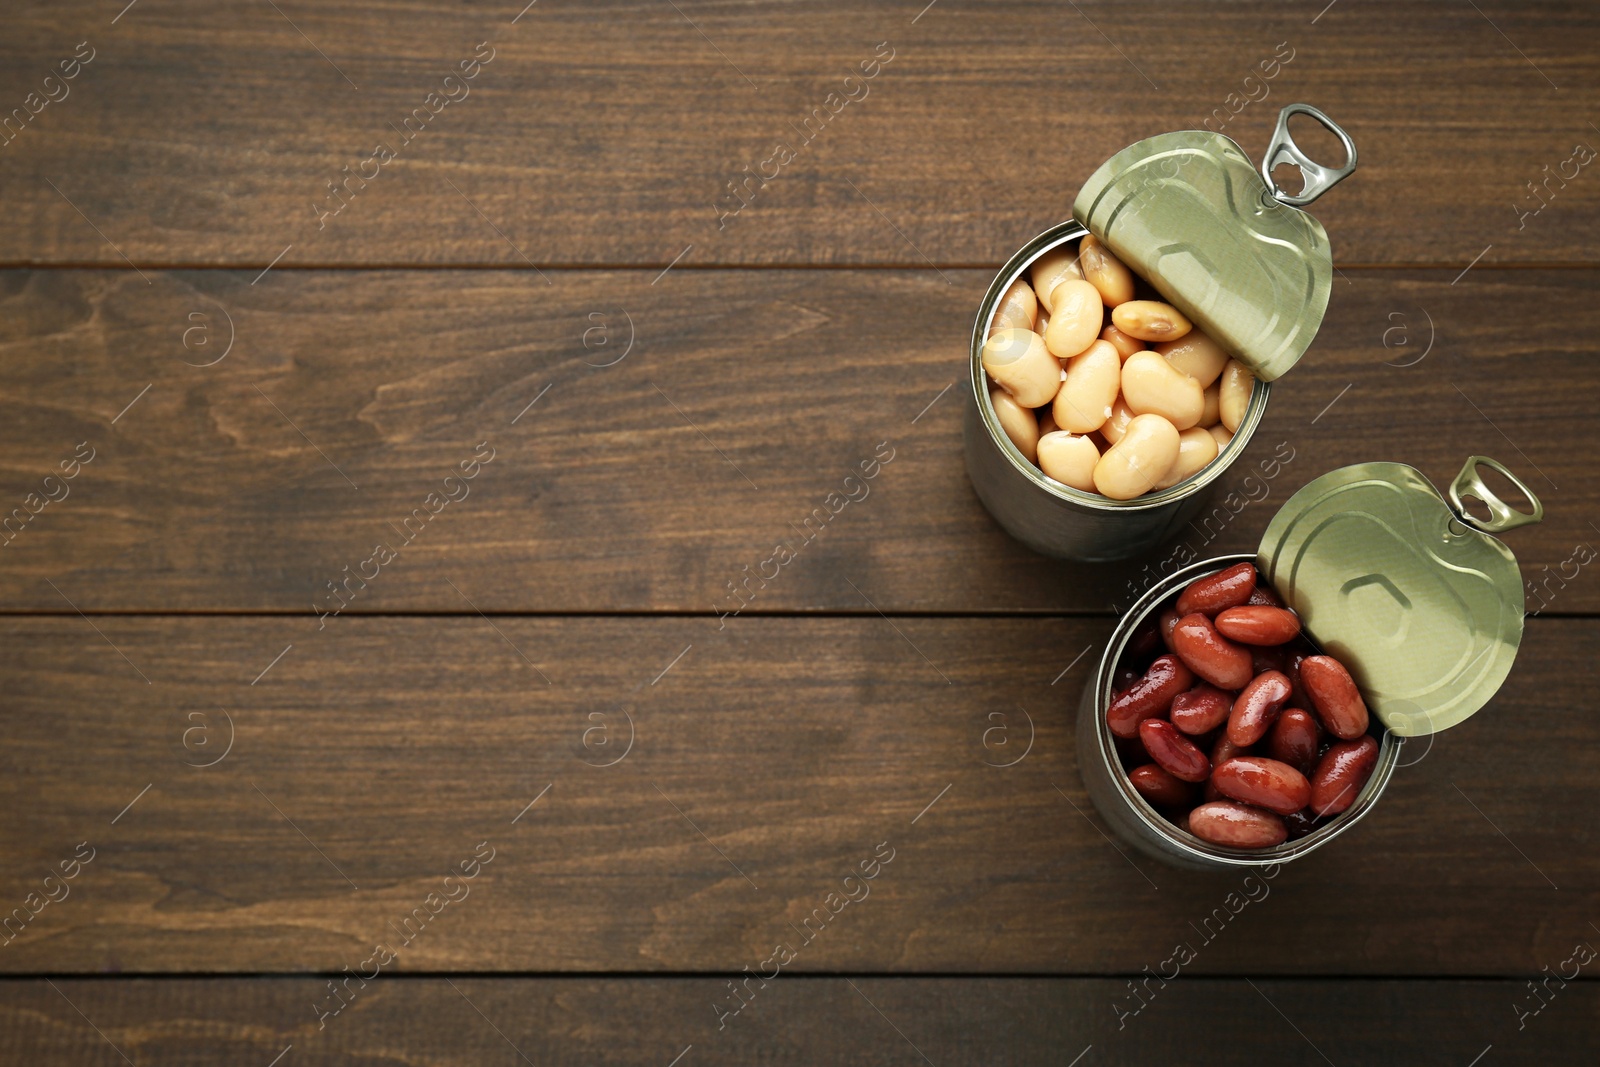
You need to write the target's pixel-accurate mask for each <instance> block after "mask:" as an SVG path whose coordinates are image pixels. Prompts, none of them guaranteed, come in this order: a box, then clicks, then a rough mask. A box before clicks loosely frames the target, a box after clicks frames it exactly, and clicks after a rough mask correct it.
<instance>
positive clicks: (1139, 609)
mask: <svg viewBox="0 0 1600 1067" xmlns="http://www.w3.org/2000/svg"><path fill="white" fill-rule="evenodd" d="M1254 560H1255V557H1253V556H1248V555H1232V556H1219V557H1217V558H1216V559H1211V560H1206V561H1203V562H1200V563H1196V564H1194V565H1192V566H1189V567H1185V568H1184V569H1183V570H1181V571H1178V572H1177V573H1175V574H1172V575H1170V576H1169V577H1168V578H1167V579H1166V580H1165V581H1163V582H1161V583H1160V584H1158V585H1157V586H1156V587H1155V588H1153V589H1151V590H1150V591H1149V592H1148V593H1146V594H1145V595H1144V597H1143V598H1142V599H1141V600H1140V601H1139V602H1138V603H1137V604H1135V605H1134V606H1133V607H1132V608H1130V609H1129V610H1128V612H1127V613H1126V614H1125V615H1123V617H1122V619H1121V620H1120V621H1119V622H1118V624H1117V628H1116V629H1115V630H1114V631H1113V632H1112V634H1111V639H1110V640H1109V641H1108V642H1107V643H1106V651H1105V655H1104V656H1102V657H1101V659H1100V665H1099V668H1098V669H1097V670H1096V671H1095V675H1094V678H1093V679H1092V680H1091V681H1090V683H1089V685H1088V686H1086V687H1085V688H1084V691H1083V699H1082V700H1081V701H1080V702H1079V704H1078V731H1077V740H1078V769H1079V771H1080V773H1081V774H1082V775H1083V782H1084V785H1085V787H1086V788H1087V789H1088V791H1089V799H1090V800H1092V801H1093V802H1094V806H1095V808H1096V810H1098V811H1099V812H1100V815H1101V817H1102V818H1104V819H1105V821H1106V822H1107V823H1109V824H1110V825H1111V828H1112V829H1113V830H1114V831H1115V832H1116V834H1117V836H1119V837H1121V838H1122V839H1123V840H1124V841H1127V842H1128V843H1129V844H1131V845H1133V846H1134V847H1136V848H1138V849H1139V850H1140V851H1141V852H1143V853H1145V854H1146V855H1148V856H1152V857H1154V858H1155V859H1158V860H1162V861H1163V862H1166V863H1170V864H1173V865H1174V866H1179V867H1189V868H1193V869H1199V870H1211V871H1218V870H1233V869H1237V868H1241V867H1264V866H1267V865H1268V864H1274V863H1287V862H1288V861H1290V860H1293V859H1297V858H1298V857H1300V856H1304V855H1305V854H1306V853H1308V852H1310V851H1312V850H1313V849H1317V848H1320V847H1322V846H1323V845H1325V844H1327V843H1328V842H1329V841H1331V840H1333V839H1334V838H1335V837H1338V836H1339V835H1340V834H1342V833H1344V832H1345V831H1346V830H1348V829H1349V828H1350V827H1351V826H1353V825H1355V823H1356V822H1357V821H1358V820H1359V819H1361V818H1362V817H1363V816H1364V815H1366V813H1367V812H1368V811H1370V810H1371V809H1372V806H1373V805H1374V804H1376V803H1377V801H1378V797H1379V796H1381V795H1382V794H1383V790H1384V788H1385V787H1386V786H1387V785H1388V784H1389V779H1390V778H1391V777H1392V776H1393V775H1394V771H1395V766H1396V763H1397V761H1398V759H1399V754H1400V747H1401V745H1400V742H1399V741H1398V740H1397V739H1396V738H1395V736H1394V735H1393V734H1392V733H1389V732H1388V731H1387V730H1385V731H1384V734H1383V738H1382V740H1381V742H1380V744H1379V750H1378V764H1377V766H1376V767H1374V768H1373V771H1372V777H1371V778H1369V779H1368V780H1367V784H1366V786H1365V787H1364V788H1363V789H1362V790H1361V793H1360V795H1359V796H1357V797H1356V800H1355V803H1353V804H1351V805H1350V807H1349V808H1348V809H1347V810H1346V811H1345V812H1344V813H1343V814H1341V815H1339V816H1338V817H1337V818H1335V819H1334V820H1333V821H1332V822H1330V823H1328V824H1327V825H1326V826H1323V827H1320V828H1318V829H1316V830H1313V831H1312V832H1311V833H1309V834H1307V835H1306V836H1305V837H1302V838H1299V839H1297V840H1294V841H1285V842H1284V843H1283V844H1281V845H1276V846H1274V847H1272V848H1263V849H1232V848H1222V847H1220V846H1217V845H1213V844H1210V843H1208V842H1205V841H1202V840H1200V839H1199V838H1197V837H1195V836H1193V835H1192V834H1189V833H1187V832H1186V831H1184V830H1180V829H1179V828H1178V827H1177V826H1176V825H1174V824H1173V823H1171V822H1169V821H1168V820H1167V819H1166V817H1165V816H1163V815H1162V814H1161V813H1160V812H1158V811H1156V809H1155V808H1153V807H1151V806H1150V804H1149V802H1148V801H1146V800H1145V799H1144V797H1142V796H1140V795H1139V792H1138V791H1137V790H1135V789H1134V788H1133V785H1132V783H1131V782H1129V781H1128V775H1127V773H1126V772H1124V771H1123V769H1122V764H1121V761H1120V760H1119V759H1118V758H1117V749H1116V744H1115V742H1114V741H1113V739H1112V734H1111V729H1110V727H1109V726H1108V725H1107V724H1106V714H1105V713H1106V708H1107V707H1108V706H1109V705H1110V703H1111V689H1112V686H1113V684H1114V680H1115V678H1116V669H1117V663H1118V661H1119V660H1120V659H1121V658H1122V653H1123V650H1124V649H1125V648H1126V647H1127V644H1128V641H1129V639H1130V638H1131V637H1132V636H1133V634H1134V633H1135V632H1136V631H1137V630H1138V628H1139V626H1140V625H1141V624H1142V623H1143V622H1144V621H1145V620H1146V619H1148V618H1150V617H1151V616H1152V615H1154V614H1156V613H1157V612H1158V611H1159V610H1160V608H1161V606H1162V604H1163V603H1165V602H1166V601H1167V600H1168V599H1169V598H1171V597H1172V595H1173V594H1174V593H1176V592H1178V591H1179V590H1181V589H1182V588H1183V587H1184V586H1186V585H1188V584H1189V583H1190V582H1192V581H1194V580H1195V579H1196V578H1201V577H1204V576H1205V575H1208V574H1213V573H1215V572H1216V571H1219V570H1221V569H1222V568H1224V567H1228V566H1231V565H1233V564H1235V563H1244V562H1252V563H1253V562H1254ZM1306 636H1307V637H1308V638H1309V639H1310V640H1312V641H1313V643H1314V642H1315V636H1314V635H1311V634H1307V635H1306Z"/></svg>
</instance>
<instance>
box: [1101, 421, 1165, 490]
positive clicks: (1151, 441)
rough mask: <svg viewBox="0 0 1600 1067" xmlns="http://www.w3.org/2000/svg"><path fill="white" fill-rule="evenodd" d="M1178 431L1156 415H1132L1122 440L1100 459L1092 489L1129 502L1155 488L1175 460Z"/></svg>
mask: <svg viewBox="0 0 1600 1067" xmlns="http://www.w3.org/2000/svg"><path fill="white" fill-rule="evenodd" d="M1178 444H1179V442H1178V431H1177V429H1176V428H1175V427H1174V426H1173V425H1172V423H1170V422H1168V421H1167V420H1166V419H1163V418H1162V417H1161V416H1160V415H1135V416H1134V417H1133V418H1132V419H1130V420H1129V421H1128V426H1127V429H1126V430H1125V431H1124V432H1123V435H1122V439H1121V440H1119V441H1118V442H1117V443H1116V444H1114V445H1112V446H1111V448H1110V449H1109V450H1108V451H1107V452H1106V454H1105V455H1103V456H1101V457H1100V462H1099V463H1097V464H1095V468H1094V487H1095V488H1096V489H1098V490H1099V491H1100V493H1101V495H1103V496H1108V497H1110V498H1111V499H1112V500H1132V499H1133V498H1134V497H1136V496H1143V495H1144V494H1145V493H1148V492H1149V491H1150V490H1151V489H1153V488H1154V487H1155V484H1156V482H1157V481H1159V480H1160V479H1161V476H1162V475H1163V474H1166V473H1167V471H1169V470H1171V469H1172V464H1173V462H1174V461H1175V460H1177V458H1178Z"/></svg>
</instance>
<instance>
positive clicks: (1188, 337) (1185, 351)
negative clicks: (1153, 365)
mask: <svg viewBox="0 0 1600 1067" xmlns="http://www.w3.org/2000/svg"><path fill="white" fill-rule="evenodd" d="M1155 348H1156V351H1157V352H1160V353H1161V354H1162V355H1163V356H1165V357H1167V362H1168V363H1170V364H1172V365H1173V366H1174V367H1177V368H1178V369H1179V370H1181V371H1183V373H1185V374H1187V375H1188V376H1189V377H1191V378H1193V379H1194V380H1195V381H1197V382H1199V383H1200V387H1201V388H1202V389H1205V388H1209V387H1210V385H1211V383H1212V382H1214V381H1216V380H1217V379H1218V378H1219V377H1220V376H1221V375H1222V368H1223V367H1226V366H1227V365H1228V353H1226V352H1224V351H1223V350H1222V346H1220V345H1218V344H1217V342H1215V341H1213V340H1212V339H1211V338H1209V337H1207V336H1206V335H1205V334H1203V333H1201V332H1200V331H1199V330H1190V331H1189V332H1188V333H1187V334H1185V335H1184V336H1183V338H1182V339H1181V340H1178V341H1163V342H1162V343H1161V344H1158V345H1156V346H1155Z"/></svg>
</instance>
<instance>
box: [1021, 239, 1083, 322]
mask: <svg viewBox="0 0 1600 1067" xmlns="http://www.w3.org/2000/svg"><path fill="white" fill-rule="evenodd" d="M1028 276H1029V277H1030V278H1032V279H1033V292H1034V295H1035V296H1036V297H1037V298H1038V300H1039V306H1040V307H1041V308H1042V309H1044V311H1046V312H1047V313H1049V314H1052V315H1053V314H1055V304H1054V303H1052V302H1051V299H1050V297H1051V294H1052V293H1053V292H1054V291H1055V288H1056V286H1057V285H1059V284H1061V283H1062V282H1064V281H1068V280H1075V281H1082V280H1083V269H1082V268H1081V267H1079V266H1078V251H1077V249H1075V248H1073V247H1071V246H1070V245H1069V246H1067V247H1064V248H1053V249H1051V250H1050V251H1048V252H1046V253H1045V254H1044V255H1042V256H1040V257H1039V258H1038V259H1036V260H1034V261H1033V266H1032V267H1031V268H1030V269H1029V271H1028Z"/></svg>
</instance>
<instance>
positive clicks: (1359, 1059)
mask: <svg viewBox="0 0 1600 1067" xmlns="http://www.w3.org/2000/svg"><path fill="white" fill-rule="evenodd" d="M53 984H54V986H55V988H54V989H52V988H51V985H50V984H47V983H46V982H45V981H42V980H38V979H33V980H23V981H18V980H10V981H3V982H0V991H4V993H5V996H4V997H3V998H0V1021H3V1022H4V1023H5V1025H4V1026H0V1054H9V1055H8V1060H9V1061H10V1062H17V1063H28V1064H37V1065H39V1067H50V1065H53V1064H72V1065H74V1067H78V1065H82V1064H107V1065H110V1064H115V1063H122V1062H123V1061H122V1060H121V1059H120V1058H118V1054H117V1053H118V1051H120V1052H121V1053H123V1054H125V1055H127V1056H128V1057H129V1058H130V1060H131V1061H132V1062H135V1063H163V1064H171V1065H173V1067H185V1065H190V1064H212V1063H243V1064H251V1063H254V1064H266V1063H268V1061H270V1060H271V1059H272V1057H273V1056H276V1055H280V1054H283V1053H285V1050H288V1049H292V1051H288V1052H287V1054H286V1055H285V1056H284V1059H283V1061H282V1062H283V1063H284V1064H285V1065H287V1064H289V1063H296V1062H315V1063H318V1064H326V1065H329V1067H335V1065H348V1067H357V1065H365V1064H370V1063H372V1062H374V1059H375V1058H381V1059H382V1060H383V1061H384V1062H395V1063H405V1064H408V1065H410V1067H456V1065H460V1064H468V1063H521V1062H524V1061H526V1062H529V1063H591V1064H637V1063H655V1064H667V1063H668V1062H669V1061H673V1057H674V1056H681V1057H682V1059H681V1061H674V1062H682V1063H685V1064H688V1063H696V1064H706V1063H713V1064H714V1063H729V1064H749V1063H852V1064H909V1063H923V1062H928V1063H936V1064H940V1065H941V1067H946V1065H955V1064H993V1063H1006V1064H1056V1065H1061V1064H1066V1063H1067V1062H1068V1061H1069V1060H1071V1059H1072V1057H1074V1056H1078V1055H1082V1054H1084V1053H1087V1055H1084V1058H1083V1060H1082V1062H1083V1063H1085V1064H1088V1063H1107V1062H1110V1063H1246V1062H1248V1063H1276V1064H1307V1065H1311V1064H1324V1063H1337V1064H1340V1065H1341V1067H1344V1065H1350V1067H1358V1065H1362V1064H1374V1065H1378V1064H1382V1065H1387V1064H1393V1063H1424V1062H1426V1063H1452V1064H1468V1063H1471V1062H1473V1057H1474V1056H1482V1055H1483V1054H1484V1053H1485V1052H1486V1051H1488V1050H1489V1049H1490V1048H1492V1050H1493V1051H1492V1052H1489V1056H1491V1057H1493V1058H1492V1059H1488V1058H1486V1059H1485V1060H1484V1062H1486V1063H1492V1062H1500V1063H1507V1062H1514V1063H1536V1062H1556V1063H1579V1062H1587V1060H1588V1057H1589V1055H1590V1054H1592V1052H1593V1050H1594V1046H1595V1042H1596V1038H1597V1037H1600V1034H1597V1032H1596V1023H1595V1019H1596V1015H1597V1009H1600V986H1597V985H1596V983H1594V982H1592V981H1584V982H1576V983H1567V984H1566V986H1565V987H1564V988H1563V987H1561V986H1560V985H1559V984H1558V983H1557V982H1555V981H1552V982H1551V984H1550V987H1549V988H1550V989H1551V990H1553V991H1554V992H1552V993H1550V994H1547V999H1546V1000H1545V1001H1544V1002H1543V1003H1544V1005H1545V1006H1544V1008H1543V1010H1541V1011H1540V1012H1539V1013H1538V1014H1537V1015H1530V1016H1529V1017H1528V1018H1527V1019H1526V1020H1525V1025H1524V1027H1523V1028H1522V1029H1520V1030H1519V1029H1518V1028H1517V1027H1516V1025H1515V1023H1516V1020H1517V1016H1516V1015H1515V1012H1514V1008H1515V1007H1516V1006H1518V1005H1521V1004H1522V1003H1523V1002H1524V1001H1528V1000H1529V998H1531V997H1532V996H1533V995H1532V994H1531V993H1529V992H1528V990H1527V988H1526V986H1525V983H1523V982H1516V981H1481V982H1461V981H1293V980H1288V981H1285V980H1277V981H1270V980H1266V979H1262V980H1260V981H1257V982H1254V983H1247V982H1245V981H1241V980H1237V979H1234V980H1214V979H1205V978H1190V977H1182V978H1179V979H1177V980H1175V981H1172V982H1169V983H1167V985H1166V988H1164V989H1161V988H1158V987H1156V986H1155V984H1154V983H1153V982H1152V984H1151V989H1152V990H1154V991H1155V992H1154V995H1153V996H1152V997H1151V998H1150V999H1149V1000H1148V1001H1147V1006H1146V1007H1145V1009H1144V1011H1143V1012H1142V1013H1141V1015H1140V1016H1130V1017H1129V1018H1128V1019H1127V1020H1126V1025H1125V1026H1124V1027H1123V1028H1122V1029H1120V1030H1119V1029H1118V1027H1117V1025H1116V1019H1117V1016H1116V1014H1115V1009H1113V1008H1112V1005H1113V1004H1118V1003H1120V1002H1121V1001H1128V1002H1132V998H1131V996H1130V994H1129V993H1128V991H1127V988H1126V984H1125V982H1124V981H1119V980H1116V979H1082V978H1076V979H1074V978H1030V979H1014V978H942V979H941V978H889V979H885V978H872V979H868V978H862V979H859V980H855V981H852V980H847V979H844V978H804V977H799V978H791V977H786V976H782V975H780V977H779V978H777V979H774V980H773V981H771V982H769V983H766V985H765V988H763V987H761V986H759V985H757V984H756V982H755V981H754V980H752V982H751V984H750V986H749V989H750V990H751V993H750V999H749V1000H748V1001H747V1002H746V1006H745V1008H744V1009H743V1010H742V1012H741V1013H740V1014H739V1015H737V1016H732V1017H731V1018H728V1019H725V1020H723V1022H724V1026H723V1029H722V1030H720V1031H719V1030H718V1029H717V1026H716V1023H717V1020H718V1016H717V1015H716V1014H715V1009H714V1007H713V1005H715V1004H716V1003H717V1002H718V998H719V997H723V998H727V997H731V996H732V994H730V993H729V992H728V988H727V984H728V983H727V979H725V978H709V977H708V978H654V979H649V978H646V979H628V978H604V979H589V978H581V979H572V978H566V979H561V978H517V979H509V978H500V979H483V978H461V979H455V980H445V979H440V978H405V977H401V978H393V977H390V978H382V979H378V980H374V981H373V982H370V983H368V984H367V985H366V986H365V988H362V987H361V986H359V985H358V984H357V983H356V982H354V981H352V982H351V984H350V987H349V988H350V993H349V994H348V995H349V997H350V1001H351V1002H350V1004H349V1006H348V1007H347V1008H346V1009H345V1010H344V1011H342V1012H341V1013H340V1014H339V1015H337V1016H330V1017H329V1018H327V1019H325V1020H323V1022H324V1024H325V1025H324V1026H323V1028H322V1029H320V1030H319V1029H318V1028H317V1025H316V1023H317V1015H316V1014H315V1013H314V1011H313V1009H312V1008H311V1005H313V1004H316V1003H318V1002H319V1000H326V1001H327V1002H328V1003H330V1004H331V1003H334V1001H333V1000H332V997H331V994H329V992H328V990H327V986H326V984H325V982H324V980H322V979H316V978H247V979H221V980H219V979H204V980H201V979H192V978H186V979H180V980H171V981H152V980H149V979H143V980H141V979H132V978H116V979H109V980H98V981H96V980H82V979H78V980H73V979H59V980H56V981H55V982H54V983H53ZM1252 986H1254V988H1252ZM1119 998H1120V999H1119ZM1274 1008H1276V1009H1278V1011H1277V1012H1275V1011H1274V1010H1273V1009H1274ZM80 1011H81V1014H80ZM1280 1013H1281V1015H1280ZM96 1030H98V1031H99V1033H98V1034H97V1033H96ZM519 1057H520V1058H519ZM1074 1062H1076V1061H1074Z"/></svg>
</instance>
